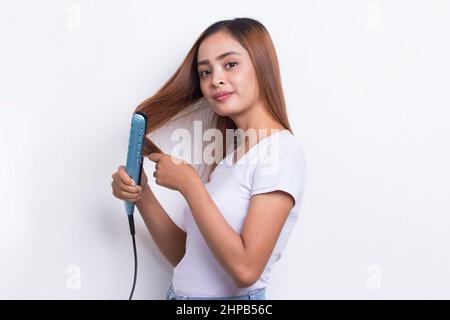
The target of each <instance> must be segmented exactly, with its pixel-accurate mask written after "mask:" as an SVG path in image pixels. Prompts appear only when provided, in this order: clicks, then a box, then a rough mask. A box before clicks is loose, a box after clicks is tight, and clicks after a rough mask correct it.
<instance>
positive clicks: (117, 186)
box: [111, 166, 142, 201]
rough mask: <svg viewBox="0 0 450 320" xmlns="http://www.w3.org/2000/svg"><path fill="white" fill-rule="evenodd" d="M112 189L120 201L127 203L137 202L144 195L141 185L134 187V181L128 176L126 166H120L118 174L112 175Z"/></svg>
mask: <svg viewBox="0 0 450 320" xmlns="http://www.w3.org/2000/svg"><path fill="white" fill-rule="evenodd" d="M112 178H113V181H112V182H111V187H112V188H113V194H114V196H116V197H117V198H119V199H122V200H127V201H137V200H139V198H140V196H141V194H142V187H141V186H140V185H133V182H134V181H133V179H131V178H130V176H128V174H127V173H126V171H125V167H124V166H119V169H118V171H117V172H116V173H114V174H113V175H112Z"/></svg>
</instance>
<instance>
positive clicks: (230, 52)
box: [197, 51, 241, 66]
mask: <svg viewBox="0 0 450 320" xmlns="http://www.w3.org/2000/svg"><path fill="white" fill-rule="evenodd" d="M230 54H237V55H241V54H240V53H238V52H236V51H228V52H225V53H222V54H220V55H218V56H217V57H216V61H217V60H221V59H223V58H225V57H226V56H228V55H230ZM202 64H209V60H208V59H206V60H202V61H200V62H198V63H197V65H199V66H200V65H202Z"/></svg>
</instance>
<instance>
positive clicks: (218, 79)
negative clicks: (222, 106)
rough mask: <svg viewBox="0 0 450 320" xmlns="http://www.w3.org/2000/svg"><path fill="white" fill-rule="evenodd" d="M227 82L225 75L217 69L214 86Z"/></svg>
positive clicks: (213, 77) (213, 81) (214, 75)
mask: <svg viewBox="0 0 450 320" xmlns="http://www.w3.org/2000/svg"><path fill="white" fill-rule="evenodd" d="M224 83H225V77H224V75H223V73H222V72H221V71H215V72H214V73H213V76H212V84H213V86H216V87H217V86H220V85H223V84H224Z"/></svg>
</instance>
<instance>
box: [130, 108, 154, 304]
mask: <svg viewBox="0 0 450 320" xmlns="http://www.w3.org/2000/svg"><path fill="white" fill-rule="evenodd" d="M146 132H147V115H146V114H145V113H143V112H139V111H138V112H135V113H134V114H133V116H132V118H131V128H130V138H129V141H128V154H127V165H126V172H127V174H128V175H129V176H130V178H131V179H133V181H134V182H136V183H137V184H138V185H141V174H142V165H143V162H144V160H143V157H142V152H143V151H144V152H145V153H146V154H150V153H152V152H161V153H162V151H161V149H160V148H158V147H157V146H156V145H155V144H154V143H153V142H152V141H151V140H150V139H148V138H147V137H145V134H146ZM134 207H135V203H134V202H131V201H125V212H126V214H127V216H128V223H129V225H130V233H131V237H132V239H133V251H134V280H133V287H132V289H131V293H130V298H129V300H131V299H132V297H133V293H134V288H135V286H136V277H137V252H136V240H135V234H136V231H135V227H134V218H133V213H134Z"/></svg>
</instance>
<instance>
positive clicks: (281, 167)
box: [250, 148, 306, 205]
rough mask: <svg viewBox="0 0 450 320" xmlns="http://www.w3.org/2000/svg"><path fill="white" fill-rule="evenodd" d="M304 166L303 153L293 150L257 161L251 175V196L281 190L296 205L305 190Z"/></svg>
mask: <svg viewBox="0 0 450 320" xmlns="http://www.w3.org/2000/svg"><path fill="white" fill-rule="evenodd" d="M305 170H306V164H305V159H304V157H303V153H302V152H300V151H298V150H297V149H295V148H292V149H289V150H285V151H284V152H283V153H280V154H273V155H268V156H266V157H265V158H264V159H262V161H258V162H257V163H256V165H255V169H254V171H253V175H252V186H251V193H250V194H251V196H253V195H255V194H260V193H267V192H271V191H275V190H281V191H284V192H287V193H289V194H290V195H291V196H292V197H293V198H294V201H295V202H294V205H296V204H297V203H298V202H299V200H300V199H301V197H302V196H303V191H304V188H305V179H306V173H305Z"/></svg>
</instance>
